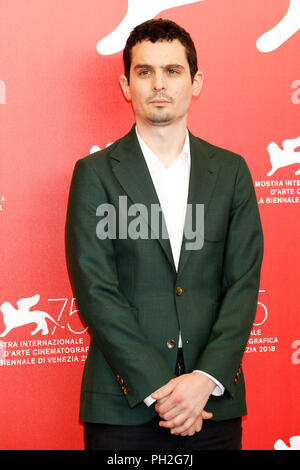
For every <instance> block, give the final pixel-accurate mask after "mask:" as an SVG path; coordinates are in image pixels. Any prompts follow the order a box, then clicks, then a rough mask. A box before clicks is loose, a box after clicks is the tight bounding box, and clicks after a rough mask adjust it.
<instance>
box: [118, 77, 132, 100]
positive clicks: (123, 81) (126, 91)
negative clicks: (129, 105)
mask: <svg viewBox="0 0 300 470" xmlns="http://www.w3.org/2000/svg"><path fill="white" fill-rule="evenodd" d="M119 81H120V85H121V88H122V91H123V93H124V96H125V98H126V99H127V100H129V101H131V93H130V87H129V83H128V80H127V77H126V76H125V75H121V76H120V79H119Z"/></svg>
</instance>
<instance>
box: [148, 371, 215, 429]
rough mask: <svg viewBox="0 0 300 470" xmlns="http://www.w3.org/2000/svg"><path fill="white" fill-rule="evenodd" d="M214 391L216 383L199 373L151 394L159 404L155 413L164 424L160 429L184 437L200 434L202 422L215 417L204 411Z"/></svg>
mask: <svg viewBox="0 0 300 470" xmlns="http://www.w3.org/2000/svg"><path fill="white" fill-rule="evenodd" d="M214 388H215V383H214V382H213V380H211V379H210V378H209V377H207V376H206V375H204V374H202V373H200V372H191V373H189V374H182V375H180V376H179V377H176V378H174V379H171V380H170V381H169V382H168V383H167V384H166V385H164V386H163V387H161V388H160V389H159V390H157V391H156V392H155V393H152V394H151V397H152V398H154V399H155V400H157V403H156V404H155V410H156V412H157V413H158V414H159V416H160V417H161V418H162V420H163V421H160V422H159V425H160V426H161V427H164V428H170V432H171V434H180V435H181V436H193V435H194V434H195V432H199V431H201V428H202V422H203V419H210V418H212V416H213V415H212V413H210V412H207V411H205V410H204V407H205V405H206V403H207V400H208V398H209V396H210V394H211V393H212V391H213V389H214Z"/></svg>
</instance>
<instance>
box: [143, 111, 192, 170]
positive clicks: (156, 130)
mask: <svg viewBox="0 0 300 470" xmlns="http://www.w3.org/2000/svg"><path fill="white" fill-rule="evenodd" d="M136 127H137V131H138V133H139V135H140V136H141V137H142V139H143V140H144V141H145V143H146V144H147V145H148V147H149V148H150V149H151V150H152V152H153V153H154V154H155V155H156V156H157V157H158V158H159V159H160V160H161V161H162V163H163V164H164V166H165V167H168V166H169V165H170V164H171V163H172V161H174V160H175V159H176V158H177V157H178V155H179V154H180V153H181V151H182V148H183V145H184V141H185V137H186V120H184V121H180V122H177V123H173V124H170V125H167V126H154V125H150V124H148V123H144V122H141V121H139V120H138V119H137V121H136Z"/></svg>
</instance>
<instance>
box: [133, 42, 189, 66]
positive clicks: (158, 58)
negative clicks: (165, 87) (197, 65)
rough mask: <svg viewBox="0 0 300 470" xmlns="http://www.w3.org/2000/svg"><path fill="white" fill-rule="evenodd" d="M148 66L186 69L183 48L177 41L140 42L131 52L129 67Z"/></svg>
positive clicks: (186, 63) (186, 62)
mask: <svg viewBox="0 0 300 470" xmlns="http://www.w3.org/2000/svg"><path fill="white" fill-rule="evenodd" d="M138 64H148V65H153V66H154V67H155V66H157V67H161V66H163V65H164V64H179V65H182V66H183V67H188V66H189V65H188V61H187V57H186V52H185V47H184V46H183V45H182V44H181V42H180V41H178V39H174V40H173V41H156V42H154V43H153V42H151V41H142V42H139V43H137V44H136V45H135V46H133V48H132V50H131V67H135V66H136V65H138Z"/></svg>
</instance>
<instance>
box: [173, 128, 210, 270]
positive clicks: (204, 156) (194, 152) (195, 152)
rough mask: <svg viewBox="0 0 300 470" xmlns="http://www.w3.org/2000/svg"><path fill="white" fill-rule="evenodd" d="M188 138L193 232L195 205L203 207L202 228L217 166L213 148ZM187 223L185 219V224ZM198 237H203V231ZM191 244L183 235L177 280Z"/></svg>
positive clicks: (184, 234) (189, 194) (200, 141)
mask: <svg viewBox="0 0 300 470" xmlns="http://www.w3.org/2000/svg"><path fill="white" fill-rule="evenodd" d="M189 136H190V149H191V169H190V182H189V191H188V201H187V203H188V205H190V208H191V213H192V215H193V216H192V224H193V230H195V228H196V223H195V217H196V216H195V212H196V205H197V204H203V205H204V227H205V218H206V216H207V212H208V209H209V202H210V199H211V197H212V194H213V191H214V188H215V184H216V181H217V174H218V169H219V166H218V164H217V162H216V160H215V159H214V158H213V157H214V154H215V150H214V147H212V146H210V145H209V144H207V143H206V142H204V141H203V140H201V139H198V138H196V137H195V136H193V134H191V133H190V132H189ZM186 223H187V218H186V220H185V224H186ZM204 227H203V226H202V230H200V233H198V235H199V236H200V237H203V230H204ZM189 242H191V240H189V239H188V238H187V237H186V233H185V231H184V233H183V240H182V245H181V252H180V259H179V265H178V278H179V276H180V275H181V273H182V270H183V267H184V265H185V263H186V262H187V260H188V257H189V256H190V254H191V252H192V251H193V250H191V249H186V243H189Z"/></svg>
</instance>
